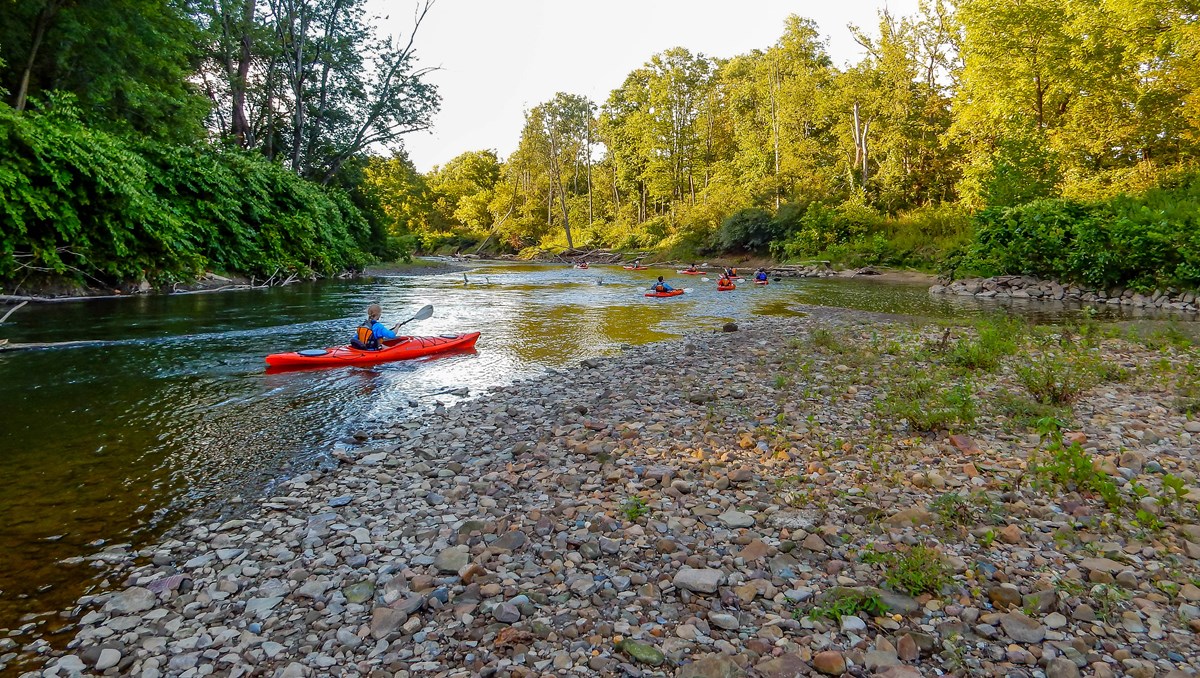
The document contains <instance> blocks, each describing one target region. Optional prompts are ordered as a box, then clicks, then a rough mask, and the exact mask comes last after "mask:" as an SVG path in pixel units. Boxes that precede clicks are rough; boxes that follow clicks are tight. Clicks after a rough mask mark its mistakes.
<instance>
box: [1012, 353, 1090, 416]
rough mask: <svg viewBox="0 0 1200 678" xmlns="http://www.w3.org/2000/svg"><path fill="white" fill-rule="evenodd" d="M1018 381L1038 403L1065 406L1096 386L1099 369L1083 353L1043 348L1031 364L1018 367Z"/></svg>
mask: <svg viewBox="0 0 1200 678" xmlns="http://www.w3.org/2000/svg"><path fill="white" fill-rule="evenodd" d="M1017 380H1018V381H1020V382H1021V385H1022V386H1024V387H1025V388H1026V389H1027V390H1028V391H1029V393H1030V394H1032V395H1033V397H1034V398H1037V400H1038V402H1040V403H1042V404H1044V405H1065V404H1067V403H1070V402H1072V401H1074V400H1075V399H1076V398H1078V397H1079V396H1080V395H1082V394H1083V392H1084V391H1086V390H1088V389H1089V388H1091V387H1093V386H1095V385H1096V381H1097V375H1096V370H1095V369H1094V368H1093V367H1092V365H1091V363H1090V362H1089V361H1088V360H1087V359H1086V358H1084V357H1082V356H1074V355H1071V354H1068V353H1063V352H1060V351H1043V352H1042V353H1041V354H1040V355H1038V356H1037V357H1036V358H1033V359H1032V360H1030V362H1029V364H1028V365H1022V366H1020V367H1017Z"/></svg>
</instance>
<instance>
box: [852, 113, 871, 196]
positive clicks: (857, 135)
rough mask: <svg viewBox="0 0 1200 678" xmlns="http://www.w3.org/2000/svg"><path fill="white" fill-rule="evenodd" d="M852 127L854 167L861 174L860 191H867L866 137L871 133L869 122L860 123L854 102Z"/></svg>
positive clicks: (868, 175) (867, 157)
mask: <svg viewBox="0 0 1200 678" xmlns="http://www.w3.org/2000/svg"><path fill="white" fill-rule="evenodd" d="M853 113H854V126H853V127H852V128H851V130H850V131H851V133H852V135H853V137H854V167H855V168H856V169H859V170H860V171H861V173H862V177H861V178H862V189H863V190H864V191H865V190H867V180H868V179H869V178H870V174H869V168H868V165H867V162H868V159H869V156H868V153H867V135H868V134H870V132H871V121H870V120H868V121H867V122H865V123H862V122H861V121H860V118H859V112H858V102H857V101H856V102H854V109H853Z"/></svg>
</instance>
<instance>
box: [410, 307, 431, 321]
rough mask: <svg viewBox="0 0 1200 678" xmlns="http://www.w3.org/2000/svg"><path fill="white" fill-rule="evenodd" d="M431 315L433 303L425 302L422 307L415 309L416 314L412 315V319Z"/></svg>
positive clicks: (423, 318)
mask: <svg viewBox="0 0 1200 678" xmlns="http://www.w3.org/2000/svg"><path fill="white" fill-rule="evenodd" d="M432 316H433V304H426V305H425V307H424V308H422V309H421V310H419V311H417V314H416V315H414V316H413V317H412V319H413V320H425V319H426V318H430V317H432Z"/></svg>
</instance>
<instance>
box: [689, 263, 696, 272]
mask: <svg viewBox="0 0 1200 678" xmlns="http://www.w3.org/2000/svg"><path fill="white" fill-rule="evenodd" d="M687 270H688V273H695V272H696V265H695V264H688V267H687Z"/></svg>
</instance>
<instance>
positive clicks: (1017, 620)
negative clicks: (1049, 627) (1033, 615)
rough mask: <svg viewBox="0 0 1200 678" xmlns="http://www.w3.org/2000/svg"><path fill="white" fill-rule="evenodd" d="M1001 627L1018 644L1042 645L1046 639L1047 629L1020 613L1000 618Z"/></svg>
mask: <svg viewBox="0 0 1200 678" xmlns="http://www.w3.org/2000/svg"><path fill="white" fill-rule="evenodd" d="M1000 625H1001V626H1003V627H1004V632H1005V633H1007V634H1008V637H1009V638H1012V639H1013V640H1015V641H1017V642H1018V643H1040V642H1042V641H1043V640H1045V639H1046V627H1045V626H1042V625H1041V624H1039V623H1038V622H1037V621H1035V620H1033V619H1030V618H1029V617H1026V616H1025V615H1024V614H1022V613H1020V612H1009V613H1008V614H1006V615H1004V616H1003V617H1001V618H1000Z"/></svg>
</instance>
